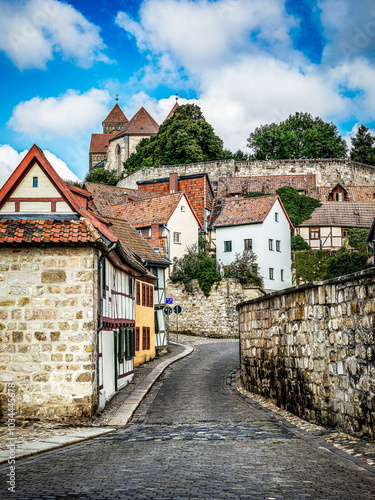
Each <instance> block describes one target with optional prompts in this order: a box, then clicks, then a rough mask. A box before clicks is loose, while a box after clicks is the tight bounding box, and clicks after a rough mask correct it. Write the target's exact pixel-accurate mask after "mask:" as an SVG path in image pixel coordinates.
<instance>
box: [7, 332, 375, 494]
mask: <svg viewBox="0 0 375 500" xmlns="http://www.w3.org/2000/svg"><path fill="white" fill-rule="evenodd" d="M237 366H238V342H224V343H223V342H220V343H219V342H218V343H212V344H205V345H203V344H202V345H197V346H196V347H195V351H194V352H193V353H192V354H191V355H190V356H188V357H186V358H184V359H182V360H180V361H178V362H177V363H175V364H174V365H171V366H170V367H169V368H168V369H167V370H166V371H165V372H164V374H163V376H162V377H161V378H160V379H159V380H158V381H157V382H156V383H155V384H154V386H153V387H152V389H151V391H150V392H149V393H148V395H147V396H146V397H145V399H144V400H143V402H142V404H141V405H140V406H139V408H138V410H137V411H136V413H135V415H134V417H133V420H132V421H131V423H130V424H128V425H127V426H126V427H118V428H117V430H116V431H115V432H112V433H109V434H105V435H103V436H101V437H98V438H95V439H92V440H90V441H85V442H82V443H80V444H77V445H72V446H68V447H66V448H63V449H60V450H56V451H52V452H48V453H43V454H41V455H38V456H35V457H29V458H25V459H21V460H19V461H18V462H17V468H16V491H15V493H10V492H8V491H7V489H6V480H7V478H6V474H7V472H8V471H9V467H7V466H6V465H3V466H1V467H0V473H1V486H0V498H4V499H8V498H17V499H22V500H31V499H35V500H36V499H43V500H47V499H50V500H58V499H74V500H79V499H81V500H91V499H92V500H96V499H97V500H99V499H153V498H157V499H175V500H178V499H204V498H206V499H222V498H228V499H237V498H243V499H264V500H279V499H315V500H324V499H347V500H349V499H350V500H356V499H358V500H360V499H361V500H362V499H375V469H374V468H373V467H371V466H370V465H368V464H367V463H365V462H363V461H362V462H361V460H360V459H358V458H355V457H351V456H349V455H348V454H346V453H344V452H343V451H341V450H338V449H336V448H335V447H334V446H332V445H331V444H330V443H326V442H325V441H324V440H323V439H322V437H320V436H319V435H316V434H313V433H308V432H306V431H305V430H304V429H301V428H297V427H295V426H294V425H293V424H292V423H290V422H288V421H287V420H285V419H284V418H283V416H281V415H280V414H277V413H275V412H273V411H271V410H270V409H268V408H265V407H263V406H261V405H260V404H258V403H257V402H256V401H254V400H251V399H249V398H247V397H246V396H245V395H243V394H239V393H238V392H237V390H236V368H237Z"/></svg>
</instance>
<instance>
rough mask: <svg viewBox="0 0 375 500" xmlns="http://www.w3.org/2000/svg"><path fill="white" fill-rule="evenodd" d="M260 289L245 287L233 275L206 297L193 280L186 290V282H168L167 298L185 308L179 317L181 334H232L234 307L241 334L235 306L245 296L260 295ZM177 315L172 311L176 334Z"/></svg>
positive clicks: (227, 335)
mask: <svg viewBox="0 0 375 500" xmlns="http://www.w3.org/2000/svg"><path fill="white" fill-rule="evenodd" d="M260 293H261V292H260V290H259V288H257V287H255V288H247V289H244V288H243V287H242V286H241V285H240V283H238V281H237V280H236V279H234V278H224V279H223V280H222V281H220V282H219V283H216V284H214V285H213V287H212V288H211V292H210V295H209V296H208V297H206V296H205V295H204V293H203V292H202V290H201V289H200V287H199V285H198V281H197V280H193V281H192V283H191V288H190V290H189V291H187V290H186V289H185V287H184V285H183V284H181V283H172V282H171V281H170V280H169V281H168V283H167V297H171V298H173V306H172V307H174V306H175V305H176V304H178V305H180V306H181V307H182V312H181V314H180V315H179V318H178V331H179V333H184V334H189V335H204V336H206V337H232V336H233V312H232V307H234V315H235V316H234V329H235V331H234V333H235V335H237V336H238V334H239V331H238V313H237V311H236V305H237V304H238V303H239V302H241V301H243V300H246V299H249V298H254V297H258V296H259V295H260ZM176 327H177V318H176V314H175V313H172V314H171V315H170V316H169V328H170V331H171V332H172V333H176Z"/></svg>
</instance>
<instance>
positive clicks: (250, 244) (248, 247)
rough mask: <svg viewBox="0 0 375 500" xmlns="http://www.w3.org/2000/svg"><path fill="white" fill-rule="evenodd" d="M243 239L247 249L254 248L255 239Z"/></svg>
mask: <svg viewBox="0 0 375 500" xmlns="http://www.w3.org/2000/svg"><path fill="white" fill-rule="evenodd" d="M243 241H244V247H245V250H252V249H253V240H252V239H247V240H243Z"/></svg>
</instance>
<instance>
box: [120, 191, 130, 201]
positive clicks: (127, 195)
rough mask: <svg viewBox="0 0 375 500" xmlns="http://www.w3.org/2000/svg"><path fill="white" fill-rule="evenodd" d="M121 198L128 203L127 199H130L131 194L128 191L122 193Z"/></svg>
mask: <svg viewBox="0 0 375 500" xmlns="http://www.w3.org/2000/svg"><path fill="white" fill-rule="evenodd" d="M121 200H122V203H126V202H127V201H129V194H128V193H122V195H121Z"/></svg>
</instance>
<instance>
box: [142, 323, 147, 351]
mask: <svg viewBox="0 0 375 500" xmlns="http://www.w3.org/2000/svg"><path fill="white" fill-rule="evenodd" d="M142 349H143V350H145V349H147V328H146V327H145V326H142Z"/></svg>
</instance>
